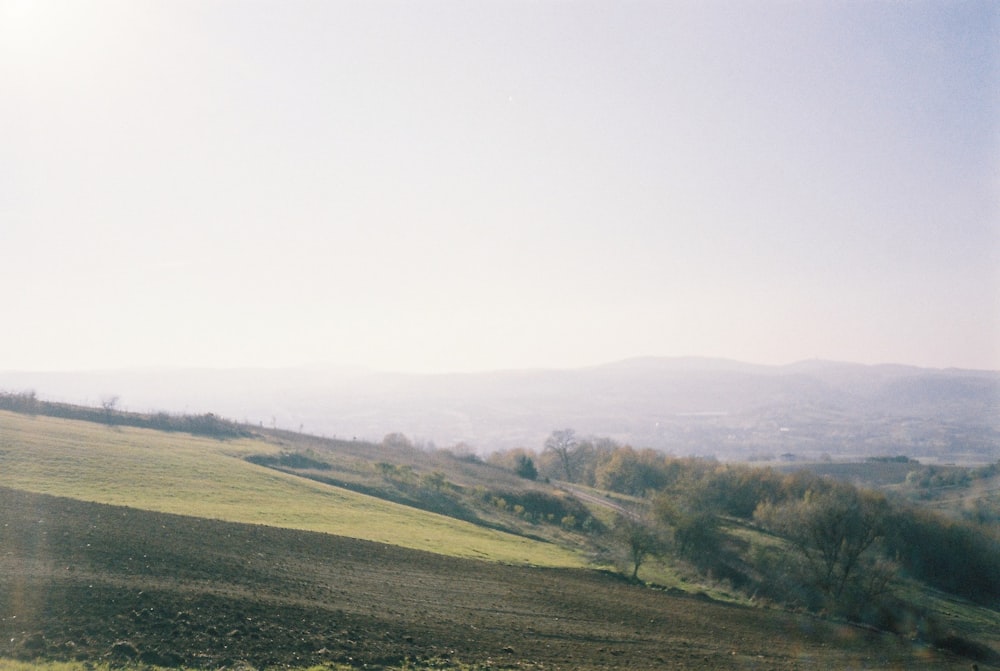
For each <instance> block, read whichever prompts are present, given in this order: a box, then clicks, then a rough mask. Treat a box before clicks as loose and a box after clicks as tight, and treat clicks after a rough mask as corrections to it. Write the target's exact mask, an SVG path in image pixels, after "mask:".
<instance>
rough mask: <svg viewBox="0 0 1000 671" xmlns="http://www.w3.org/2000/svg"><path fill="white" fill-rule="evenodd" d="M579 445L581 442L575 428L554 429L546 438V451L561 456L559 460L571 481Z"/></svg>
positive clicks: (567, 478)
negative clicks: (577, 437) (577, 438)
mask: <svg viewBox="0 0 1000 671" xmlns="http://www.w3.org/2000/svg"><path fill="white" fill-rule="evenodd" d="M579 446H580V443H579V442H577V440H576V431H574V430H573V429H562V430H561V431H553V432H552V434H551V435H550V436H549V437H548V438H546V439H545V451H546V452H552V453H554V454H555V455H556V456H557V457H559V462H560V463H561V464H562V466H563V470H564V471H565V472H566V480H568V481H570V482H572V481H573V465H574V461H575V459H574V456H575V455H576V450H577V448H578V447H579Z"/></svg>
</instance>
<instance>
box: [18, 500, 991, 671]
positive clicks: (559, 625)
mask: <svg viewBox="0 0 1000 671" xmlns="http://www.w3.org/2000/svg"><path fill="white" fill-rule="evenodd" d="M0 657H15V658H20V659H83V660H112V661H121V662H127V661H132V662H138V663H146V664H157V665H162V666H181V665H185V666H191V667H209V668H217V667H222V666H225V667H234V666H236V667H239V666H240V665H242V666H243V667H255V668H260V667H281V666H286V665H291V666H306V665H312V664H321V663H324V662H337V663H341V664H349V665H351V666H357V667H359V668H360V667H363V666H364V665H367V668H380V667H396V666H400V665H402V664H403V663H404V662H406V661H407V660H409V661H410V662H412V663H415V664H416V665H418V666H424V665H426V666H431V665H435V664H440V663H444V662H448V661H451V662H454V663H456V664H457V663H459V662H462V663H465V664H470V665H476V666H479V667H482V668H533V669H639V670H641V669H726V668H737V669H830V668H837V669H911V670H912V669H969V668H970V667H971V664H970V662H969V660H965V659H961V658H959V657H955V656H953V655H950V654H946V653H943V652H939V651H934V650H929V649H927V648H925V647H922V646H920V645H917V644H913V643H910V642H909V641H906V640H903V639H900V638H898V637H895V636H890V635H883V634H878V633H874V632H869V631H865V630H862V629H858V628H854V627H847V626H840V625H835V624H831V623H827V622H824V621H822V620H817V619H814V618H811V617H805V616H798V615H791V614H787V613H783V612H778V611H769V610H760V609H749V608H741V607H733V606H726V605H721V604H718V603H713V602H710V601H707V600H705V599H699V598H694V597H685V596H680V595H672V594H668V593H665V592H662V591H657V590H653V589H648V588H643V587H639V586H634V585H630V584H628V583H625V582H623V581H622V580H621V579H619V578H617V577H615V576H612V575H606V574H602V573H599V572H592V571H575V570H553V569H532V568H524V567H513V566H503V565H497V564H490V563H483V562H476V561H470V560H459V559H450V558H447V557H442V556H438V555H434V554H428V553H422V552H417V551H409V550H403V549H399V548H397V547H392V546H386V545H379V544H375V543H369V542H363V541H357V540H352V539H347V538H340V537H333V536H328V535H323V534H313V533H303V532H294V531H287V530H282V529H274V528H267V527H256V526H245V525H238V524H229V523H223V522H215V521H208V520H198V519H193V518H184V517H177V516H170V515H162V514H154V513H147V512H143V511H138V510H133V509H127V508H116V507H112V506H104V505H96V504H86V503H80V502H77V501H73V500H67V499H59V498H53V497H46V496H38V495H31V494H25V493H21V492H16V491H12V490H5V489H0ZM981 668H982V665H981Z"/></svg>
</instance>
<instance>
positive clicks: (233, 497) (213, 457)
mask: <svg viewBox="0 0 1000 671" xmlns="http://www.w3.org/2000/svg"><path fill="white" fill-rule="evenodd" d="M278 451H279V448H278V447H277V446H275V445H273V444H271V443H268V442H265V441H263V440H257V439H240V440H232V441H219V440H215V439H212V438H204V437H197V436H191V435H188V434H181V433H169V434H168V433H161V432H157V431H150V430H145V429H134V428H128V427H116V428H111V427H107V426H103V425H100V424H93V423H88V422H80V421H73V420H63V419H58V418H51V417H41V416H38V417H28V416H25V415H19V414H14V413H9V412H0V484H3V485H6V486H8V487H13V488H17V489H23V490H26V491H32V492H38V493H46V494H56V495H60V496H68V497H72V498H77V499H81V500H86V501H95V502H100V503H111V504H118V505H128V506H131V507H135V508H143V509H146V510H153V511H159V512H169V513H177V514H182V515H192V516H197V517H207V518H214V519H223V520H228V521H232V522H245V523H252V524H267V525H271V526H280V527H288V528H293V529H303V530H309V531H321V532H326V533H332V534H339V535H344V536H351V537H354V538H361V539H365V540H374V541H380V542H385V543H390V544H394V545H400V546H403V547H408V548H414V549H420V550H429V551H432V552H438V553H443V554H450V555H454V556H460V557H473V558H484V559H490V560H494V561H501V562H512V563H525V564H535V565H543V566H581V565H583V560H582V559H581V558H580V557H578V556H576V555H575V554H573V553H571V552H569V551H568V550H565V549H562V548H559V547H556V546H554V545H551V544H545V543H539V542H536V541H532V540H529V539H525V538H521V537H517V536H514V535H511V534H504V533H500V532H497V531H493V530H489V529H484V528H482V527H477V526H475V525H473V524H469V523H465V522H461V521H457V520H454V519H451V518H448V517H444V516H441V515H436V514H433V513H427V512H422V511H418V510H415V509H412V508H409V507H406V506H400V505H396V504H393V503H390V502H387V501H383V500H380V499H376V498H373V497H368V496H364V495H361V494H357V493H354V492H350V491H347V490H343V489H339V488H336V487H331V486H329V485H324V484H320V483H316V482H312V481H309V480H305V479H302V478H296V477H294V476H290V475H285V474H282V473H278V472H275V471H273V470H270V469H266V468H262V467H259V466H254V465H253V464H249V463H247V462H245V461H243V459H242V457H244V456H246V455H248V454H260V453H273V452H278Z"/></svg>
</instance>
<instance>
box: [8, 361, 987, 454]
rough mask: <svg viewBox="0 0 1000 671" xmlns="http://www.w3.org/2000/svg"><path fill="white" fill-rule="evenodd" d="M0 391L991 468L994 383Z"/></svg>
mask: <svg viewBox="0 0 1000 671" xmlns="http://www.w3.org/2000/svg"><path fill="white" fill-rule="evenodd" d="M0 390H3V391H23V390H35V391H36V392H37V393H38V395H39V397H40V398H43V399H47V400H55V401H64V402H71V403H82V404H92V405H98V404H100V402H101V401H102V400H103V399H105V398H107V397H110V396H117V397H119V399H120V400H119V407H121V408H123V409H128V410H133V411H167V412H188V413H203V412H214V413H216V414H219V415H222V416H223V417H226V418H229V419H233V420H237V421H247V422H249V423H253V424H258V423H259V424H263V425H265V426H272V425H273V426H277V427H278V428H285V429H290V430H295V431H298V430H304V431H306V432H308V433H313V434H318V435H326V436H336V437H340V438H352V437H357V438H364V439H373V440H378V439H381V437H382V436H383V435H385V434H387V433H390V432H402V433H404V434H406V435H407V436H408V437H410V439H411V440H414V441H415V442H417V443H423V444H431V443H433V444H434V445H436V446H437V447H451V446H453V445H455V444H457V443H465V444H467V445H469V446H471V447H472V448H473V449H476V450H477V451H479V452H490V451H493V450H496V449H503V448H511V447H528V448H532V449H540V448H541V446H542V444H543V442H544V440H545V438H546V436H548V435H549V433H551V432H552V431H553V430H554V429H562V428H573V429H575V430H576V432H577V434H578V435H580V436H588V435H595V436H607V437H611V438H613V439H615V440H616V441H619V442H621V443H628V444H631V445H633V446H634V447H652V448H655V449H658V450H664V451H668V452H672V453H674V454H678V455H687V454H696V455H716V456H719V457H720V458H735V459H746V458H774V459H782V458H784V459H792V458H798V459H813V458H820V457H822V456H825V455H830V456H831V457H846V456H874V455H889V454H892V455H895V454H906V455H909V456H911V457H918V458H923V459H925V460H933V459H936V460H941V461H974V462H981V461H995V460H997V459H1000V372H998V371H975V370H955V369H948V370H939V369H927V368H916V367H910V366H900V365H880V366H865V365H859V364H850V363H835V362H828V361H803V362H800V363H795V364H791V365H787V366H760V365H753V364H746V363H740V362H736V361H728V360H722V359H702V358H638V359H628V360H625V361H620V362H617V363H612V364H607V365H602V366H594V367H588V368H579V369H569V370H546V369H542V370H512V371H495V372H484V373H463V374H441V375H415V374H399V373H383V372H376V371H371V370H367V369H361V368H337V367H323V366H316V367H302V368H287V369H235V370H225V369H126V370H117V371H95V372H67V373H37V372H36V373H32V372H0Z"/></svg>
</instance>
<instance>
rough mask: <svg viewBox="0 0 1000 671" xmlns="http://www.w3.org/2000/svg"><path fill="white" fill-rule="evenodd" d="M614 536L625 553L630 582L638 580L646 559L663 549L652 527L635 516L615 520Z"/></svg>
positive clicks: (620, 517) (661, 542)
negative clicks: (640, 568) (629, 571)
mask: <svg viewBox="0 0 1000 671" xmlns="http://www.w3.org/2000/svg"><path fill="white" fill-rule="evenodd" d="M614 535H615V538H617V539H618V540H619V542H621V544H622V546H623V547H624V548H625V550H626V552H627V557H628V563H629V566H630V567H631V569H632V580H638V579H639V567H640V566H642V564H643V563H644V562H645V561H646V558H647V557H649V556H652V555H657V554H660V553H661V552H662V550H663V547H664V543H663V540H662V538H661V537H660V535H659V534H658V533H656V531H655V529H654V528H653V526H652V525H650V524H649V523H647V522H646V521H645V520H643V519H641V518H640V517H639V516H637V515H619V516H618V519H617V520H615V527H614Z"/></svg>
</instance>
